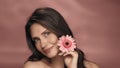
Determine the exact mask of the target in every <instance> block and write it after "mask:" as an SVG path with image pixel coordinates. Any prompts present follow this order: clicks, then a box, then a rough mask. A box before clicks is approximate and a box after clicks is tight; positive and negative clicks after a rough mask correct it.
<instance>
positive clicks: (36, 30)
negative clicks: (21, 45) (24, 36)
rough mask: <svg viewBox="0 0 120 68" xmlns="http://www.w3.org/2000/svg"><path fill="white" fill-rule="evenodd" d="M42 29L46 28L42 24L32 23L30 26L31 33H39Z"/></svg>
mask: <svg viewBox="0 0 120 68" xmlns="http://www.w3.org/2000/svg"><path fill="white" fill-rule="evenodd" d="M44 30H46V28H44V27H43V26H41V25H40V24H38V23H34V24H33V25H31V27H30V32H31V34H32V35H33V34H35V33H39V34H41V33H42V32H43V31H44Z"/></svg>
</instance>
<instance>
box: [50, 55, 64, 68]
mask: <svg viewBox="0 0 120 68" xmlns="http://www.w3.org/2000/svg"><path fill="white" fill-rule="evenodd" d="M49 63H50V65H51V66H52V67H53V68H64V60H63V57H62V56H56V57H54V58H52V59H50V62H49Z"/></svg>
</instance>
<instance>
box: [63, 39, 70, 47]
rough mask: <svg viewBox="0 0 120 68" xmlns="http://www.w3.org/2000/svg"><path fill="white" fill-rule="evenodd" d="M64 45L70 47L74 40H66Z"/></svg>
mask: <svg viewBox="0 0 120 68" xmlns="http://www.w3.org/2000/svg"><path fill="white" fill-rule="evenodd" d="M63 45H64V47H65V48H69V47H71V46H72V42H71V41H70V40H65V41H64V43H63Z"/></svg>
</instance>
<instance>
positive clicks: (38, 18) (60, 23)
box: [25, 7, 85, 68]
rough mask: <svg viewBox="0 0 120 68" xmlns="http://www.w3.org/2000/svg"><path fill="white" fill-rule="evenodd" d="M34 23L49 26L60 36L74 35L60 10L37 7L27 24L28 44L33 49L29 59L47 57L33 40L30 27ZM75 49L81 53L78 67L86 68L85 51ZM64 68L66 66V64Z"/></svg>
mask: <svg viewBox="0 0 120 68" xmlns="http://www.w3.org/2000/svg"><path fill="white" fill-rule="evenodd" d="M34 23H38V24H40V25H42V26H43V27H45V28H47V29H48V30H50V31H51V32H53V33H54V34H56V36H57V37H58V38H59V37H61V36H62V35H71V36H72V37H74V36H73V33H72V31H71V30H70V28H69V26H68V24H67V23H66V21H65V19H64V18H63V16H62V15H61V14H60V13H59V12H57V11H56V10H55V9H53V8H49V7H44V8H37V9H36V10H35V11H34V12H33V13H32V15H31V16H30V18H29V20H28V21H27V24H26V26H25V31H26V40H27V44H28V47H29V48H30V50H31V51H32V55H31V56H30V57H29V58H28V60H27V61H38V60H41V59H42V58H44V57H46V56H45V55H43V54H42V53H41V52H39V51H38V50H37V49H36V47H35V44H34V42H33V41H32V38H31V34H30V27H31V25H32V24H34ZM75 50H76V51H77V52H78V54H79V56H78V63H77V68H85V66H84V60H85V58H84V53H83V52H82V51H81V50H80V49H78V48H76V49H75ZM64 68H66V65H65V67H64Z"/></svg>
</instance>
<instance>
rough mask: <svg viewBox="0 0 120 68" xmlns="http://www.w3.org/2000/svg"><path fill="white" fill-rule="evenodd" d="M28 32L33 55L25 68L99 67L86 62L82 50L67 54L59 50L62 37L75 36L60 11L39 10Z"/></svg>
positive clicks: (34, 15)
mask: <svg viewBox="0 0 120 68" xmlns="http://www.w3.org/2000/svg"><path fill="white" fill-rule="evenodd" d="M25 30H26V38H27V43H28V46H29V48H30V50H31V51H32V55H31V56H30V57H29V58H28V60H27V61H26V63H25V65H24V68H98V66H97V65H96V64H94V63H92V62H90V61H87V60H85V58H84V53H83V52H82V51H81V50H79V49H78V48H75V50H74V51H70V52H64V53H63V52H61V51H60V50H59V46H58V45H57V43H58V40H59V38H60V37H61V36H63V35H64V36H65V35H69V36H72V38H74V36H73V34H72V32H71V30H70V28H69V26H68V25H67V23H66V21H65V20H64V18H63V17H62V16H61V15H60V14H59V13H58V12H57V11H56V10H54V9H52V8H48V7H46V8H38V9H36V10H35V11H34V12H33V14H32V16H31V17H30V18H29V20H28V22H27V24H26V27H25Z"/></svg>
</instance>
